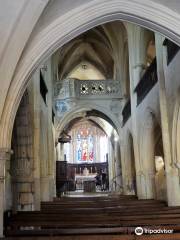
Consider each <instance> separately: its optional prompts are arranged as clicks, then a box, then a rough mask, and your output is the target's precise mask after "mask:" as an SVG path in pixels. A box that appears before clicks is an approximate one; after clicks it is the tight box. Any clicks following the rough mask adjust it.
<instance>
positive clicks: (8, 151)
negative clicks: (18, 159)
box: [0, 148, 13, 161]
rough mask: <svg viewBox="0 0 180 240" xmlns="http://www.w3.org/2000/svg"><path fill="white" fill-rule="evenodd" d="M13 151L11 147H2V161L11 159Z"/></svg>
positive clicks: (0, 159)
mask: <svg viewBox="0 0 180 240" xmlns="http://www.w3.org/2000/svg"><path fill="white" fill-rule="evenodd" d="M12 153H13V151H12V150H11V149H10V148H0V161H3V160H4V161H6V160H10V157H11V154H12Z"/></svg>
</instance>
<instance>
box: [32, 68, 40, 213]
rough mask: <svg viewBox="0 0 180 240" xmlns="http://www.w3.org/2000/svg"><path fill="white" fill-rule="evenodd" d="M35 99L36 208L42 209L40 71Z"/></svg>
mask: <svg viewBox="0 0 180 240" xmlns="http://www.w3.org/2000/svg"><path fill="white" fill-rule="evenodd" d="M32 80H33V98H34V99H33V100H34V209H35V210H37V211H38V210H40V202H41V183H40V94H39V93H40V86H39V85H40V84H39V71H38V70H37V71H36V72H35V74H34V75H33V79H32Z"/></svg>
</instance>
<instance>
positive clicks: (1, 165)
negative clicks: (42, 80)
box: [0, 148, 11, 237]
mask: <svg viewBox="0 0 180 240" xmlns="http://www.w3.org/2000/svg"><path fill="white" fill-rule="evenodd" d="M10 156H11V150H10V149H7V148H0V237H3V214H4V208H5V202H4V200H5V164H6V161H10Z"/></svg>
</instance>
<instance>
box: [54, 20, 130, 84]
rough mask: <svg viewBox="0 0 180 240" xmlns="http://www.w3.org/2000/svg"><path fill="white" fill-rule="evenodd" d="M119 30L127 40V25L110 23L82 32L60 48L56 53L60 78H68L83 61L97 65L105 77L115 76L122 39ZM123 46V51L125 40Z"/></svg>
mask: <svg viewBox="0 0 180 240" xmlns="http://www.w3.org/2000/svg"><path fill="white" fill-rule="evenodd" d="M117 30H118V31H117ZM117 32H118V33H120V34H121V35H122V38H123V39H124V41H127V39H126V32H125V27H124V26H123V24H122V23H119V24H118V26H117V25H116V26H115V28H114V24H112V23H108V24H104V25H101V26H97V27H95V28H93V29H91V30H89V31H87V32H85V33H83V34H81V35H80V36H78V37H76V38H75V39H73V40H71V41H70V42H69V43H68V44H66V45H65V46H63V47H62V48H60V49H59V50H58V51H57V53H56V56H57V58H56V60H57V61H58V65H57V68H58V70H57V75H58V79H59V80H62V79H64V78H66V77H67V76H68V75H69V73H70V72H72V71H73V69H75V68H76V66H77V65H79V64H81V63H82V64H83V62H86V63H89V64H90V65H93V66H94V67H96V69H97V70H98V71H99V72H100V73H101V74H102V75H103V76H104V78H107V79H108V78H109V79H112V78H114V70H115V61H116V60H117V59H116V57H115V55H116V51H117V45H118V44H119V39H120V38H119V36H118V35H117ZM121 42H122V41H121ZM121 47H122V48H121V49H122V52H123V51H124V43H123V42H122V46H121ZM82 67H83V66H82Z"/></svg>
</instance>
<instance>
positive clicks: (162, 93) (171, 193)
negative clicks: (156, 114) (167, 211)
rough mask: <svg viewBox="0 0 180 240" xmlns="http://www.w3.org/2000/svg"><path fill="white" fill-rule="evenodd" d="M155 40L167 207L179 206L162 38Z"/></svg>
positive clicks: (158, 37) (179, 192) (158, 36)
mask: <svg viewBox="0 0 180 240" xmlns="http://www.w3.org/2000/svg"><path fill="white" fill-rule="evenodd" d="M155 40H156V58H157V73H158V83H159V101H160V111H161V125H162V138H163V148H164V160H165V172H166V184H167V200H168V205H169V206H180V185H179V174H178V169H177V168H176V167H175V166H174V165H173V163H172V149H171V141H170V136H171V135H170V130H169V117H168V104H167V96H166V86H165V78H166V75H165V72H164V60H165V58H163V55H164V54H163V52H164V47H163V41H164V37H163V36H161V35H160V34H156V35H155Z"/></svg>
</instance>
